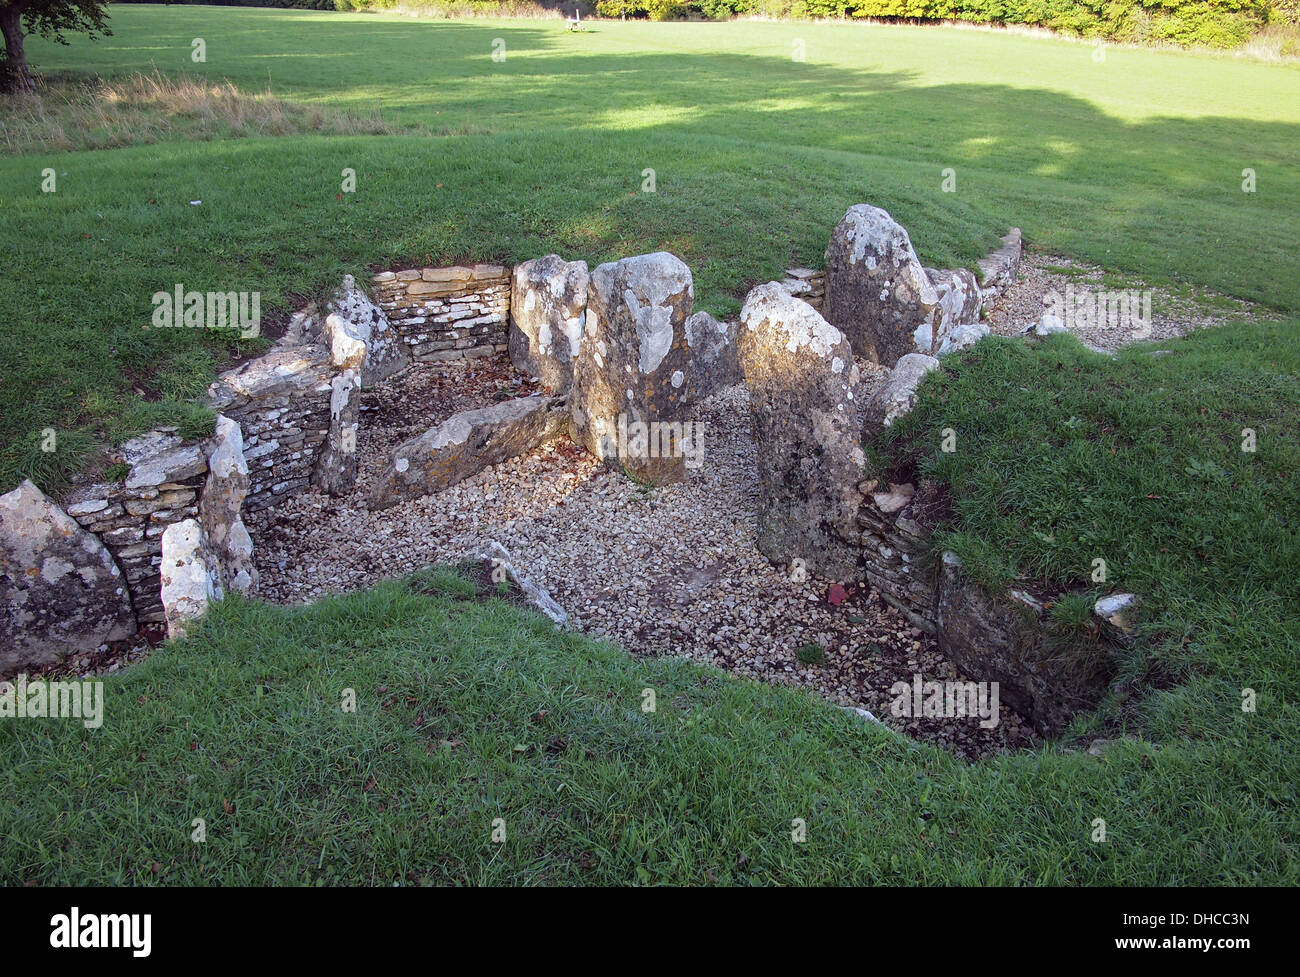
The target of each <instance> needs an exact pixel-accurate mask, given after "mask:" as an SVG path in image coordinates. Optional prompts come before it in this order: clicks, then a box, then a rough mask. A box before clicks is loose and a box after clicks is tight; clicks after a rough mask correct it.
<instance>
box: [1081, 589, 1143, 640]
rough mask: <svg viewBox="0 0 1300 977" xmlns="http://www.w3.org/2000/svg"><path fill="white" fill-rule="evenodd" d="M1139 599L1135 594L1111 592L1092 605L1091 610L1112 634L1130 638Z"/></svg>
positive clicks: (1135, 621) (1135, 620) (1135, 627)
mask: <svg viewBox="0 0 1300 977" xmlns="http://www.w3.org/2000/svg"><path fill="white" fill-rule="evenodd" d="M1140 604H1141V601H1140V600H1139V599H1138V596H1137V594H1111V595H1110V596H1109V597H1103V598H1101V599H1100V600H1099V601H1097V603H1096V604H1094V605H1093V608H1092V612H1093V613H1094V614H1095V615H1097V619H1098V620H1099V621H1101V622H1102V623H1103V624H1105V625H1106V626H1107V627H1108V628H1109V629H1110V631H1111V633H1112V634H1115V635H1118V636H1120V637H1122V638H1125V639H1127V638H1131V637H1133V635H1134V634H1135V633H1136V630H1137V609H1138V607H1139V605H1140Z"/></svg>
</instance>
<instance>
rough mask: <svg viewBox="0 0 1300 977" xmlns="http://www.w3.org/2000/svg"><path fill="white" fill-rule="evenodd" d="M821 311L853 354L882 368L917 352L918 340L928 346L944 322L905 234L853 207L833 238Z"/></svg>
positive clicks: (877, 213) (881, 216)
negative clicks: (923, 341)
mask: <svg viewBox="0 0 1300 977" xmlns="http://www.w3.org/2000/svg"><path fill="white" fill-rule="evenodd" d="M823 308H824V309H825V314H826V320H827V321H828V322H829V323H831V325H833V326H835V327H836V328H838V329H839V330H840V331H842V332H843V333H844V335H845V336H847V337H848V340H849V343H850V344H851V345H852V346H853V351H854V352H855V353H857V354H858V355H859V356H862V357H864V358H866V359H870V360H872V361H873V362H877V363H880V364H882V365H884V366H893V365H894V364H895V363H897V362H898V360H899V358H900V357H902V356H905V355H907V354H908V353H912V352H915V351H916V342H917V338H916V337H917V336H918V334H925V335H926V338H927V341H928V340H929V339H930V338H931V337H932V335H933V330H934V329H935V327H936V326H937V325H938V323H939V318H940V309H939V294H938V292H937V291H936V290H935V287H934V285H933V283H931V281H930V277H929V276H928V275H927V274H926V273H925V269H924V268H923V267H922V266H921V262H920V259H918V258H917V256H916V251H915V250H913V248H912V241H911V239H910V238H909V237H908V235H907V230H906V228H904V227H903V226H902V225H901V224H899V223H898V222H897V221H895V220H894V219H893V218H892V217H890V216H889V214H888V213H886V212H885V211H883V210H881V209H880V208H879V207H872V206H871V205H869V204H855V205H854V206H852V207H850V208H849V210H848V213H846V214H845V215H844V218H843V219H842V220H841V221H840V222H839V223H838V224H837V225H836V226H835V230H834V232H832V234H831V241H830V244H829V246H827V248H826V299H825V304H824V306H823ZM926 330H928V333H926Z"/></svg>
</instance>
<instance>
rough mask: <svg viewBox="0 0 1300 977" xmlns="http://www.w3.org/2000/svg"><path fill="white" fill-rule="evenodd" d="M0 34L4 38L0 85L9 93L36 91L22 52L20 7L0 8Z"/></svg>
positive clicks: (25, 56)
mask: <svg viewBox="0 0 1300 977" xmlns="http://www.w3.org/2000/svg"><path fill="white" fill-rule="evenodd" d="M23 6H26V4H24V5H23ZM0 33H3V34H4V38H5V56H4V60H3V61H0V72H3V76H4V77H3V78H0V85H3V87H4V90H5V91H6V92H11V93H16V92H34V91H36V81H35V79H33V78H32V69H31V68H29V67H28V65H27V54H26V52H24V51H23V7H22V6H17V5H10V4H5V5H4V6H0Z"/></svg>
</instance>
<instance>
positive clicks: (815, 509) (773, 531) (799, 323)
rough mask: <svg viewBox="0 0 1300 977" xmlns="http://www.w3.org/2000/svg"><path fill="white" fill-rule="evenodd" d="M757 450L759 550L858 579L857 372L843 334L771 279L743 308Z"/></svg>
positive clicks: (861, 463)
mask: <svg viewBox="0 0 1300 977" xmlns="http://www.w3.org/2000/svg"><path fill="white" fill-rule="evenodd" d="M739 346H740V352H739V356H740V364H741V367H742V368H743V370H744V374H745V384H746V386H747V387H748V388H749V395H750V409H751V418H752V422H753V429H754V444H755V447H756V450H757V462H758V479H759V500H758V548H759V550H760V551H761V552H762V553H763V555H764V556H766V557H767V558H768V559H769V560H772V561H773V562H775V563H778V564H782V565H788V564H790V563H791V562H792V561H793V560H796V559H800V560H803V561H804V566H805V567H806V568H807V569H808V570H811V571H813V572H815V573H820V574H822V575H823V576H827V577H831V578H832V579H840V580H847V579H853V578H855V577H856V576H857V575H858V569H859V560H860V554H859V552H858V549H859V546H858V543H859V538H860V533H859V532H858V530H857V521H856V517H857V512H858V509H859V507H860V505H861V503H862V493H861V491H860V490H859V488H858V483H859V482H860V481H862V478H863V473H864V468H865V465H866V458H865V456H864V455H863V452H862V448H861V444H860V441H861V435H862V414H861V400H860V398H859V397H858V389H859V376H858V368H857V367H856V366H855V365H854V362H853V350H852V348H851V347H850V345H849V342H848V340H847V339H846V338H845V337H844V335H843V334H842V333H841V332H840V331H839V330H838V329H836V328H835V327H834V326H832V325H831V324H830V323H828V322H826V320H824V319H823V318H822V317H821V316H820V315H818V314H817V312H816V310H814V309H813V308H812V307H811V306H809V305H808V304H807V303H806V302H803V301H801V300H800V299H796V298H794V297H793V296H791V295H790V294H789V293H788V292H786V291H785V289H783V288H782V287H781V286H780V285H778V284H776V283H775V282H771V283H768V284H766V285H760V286H758V287H757V288H755V289H753V290H752V291H751V292H750V293H749V296H748V297H747V298H746V299H745V306H744V309H743V310H742V311H741V313H740V337H739Z"/></svg>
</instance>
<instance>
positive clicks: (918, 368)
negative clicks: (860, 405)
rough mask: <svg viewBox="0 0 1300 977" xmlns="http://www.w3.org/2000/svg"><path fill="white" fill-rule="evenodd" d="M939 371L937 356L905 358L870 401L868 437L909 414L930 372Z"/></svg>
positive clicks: (911, 355) (867, 423) (868, 405)
mask: <svg viewBox="0 0 1300 977" xmlns="http://www.w3.org/2000/svg"><path fill="white" fill-rule="evenodd" d="M938 368H939V361H938V360H937V359H935V358H934V357H933V356H926V355H925V354H923V353H908V354H907V355H906V356H904V357H902V358H901V359H900V360H899V361H898V363H897V364H896V365H895V366H894V369H893V370H892V371H890V374H889V378H888V379H887V380H885V382H884V383H882V384H881V385H880V386H879V387H878V388H877V389H876V392H875V393H874V394H873V395H872V396H871V399H870V400H869V401H867V404H866V407H865V410H864V413H865V417H866V431H867V432H868V436H870V435H871V434H872V433H874V432H875V431H879V430H880V429H881V428H884V427H889V426H890V425H892V424H893V423H894V421H896V420H898V419H899V418H900V417H902V416H903V415H904V414H906V413H908V412H909V411H910V410H911V409H912V408H913V407H914V406H915V405H916V388H917V387H919V386H920V385H921V381H922V380H923V379H924V378H925V375H926V374H927V373H929V372H930V371H931V370H937V369H938Z"/></svg>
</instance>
